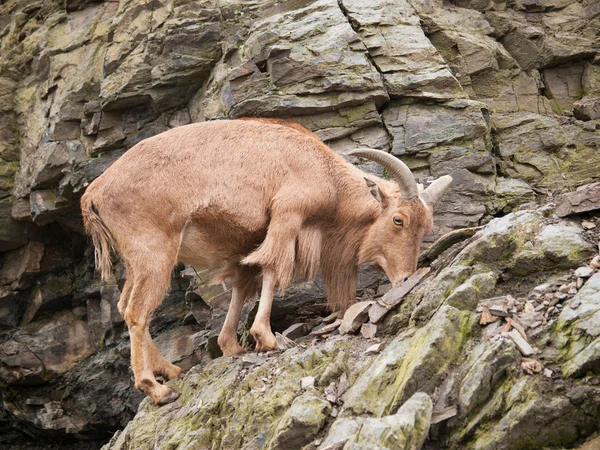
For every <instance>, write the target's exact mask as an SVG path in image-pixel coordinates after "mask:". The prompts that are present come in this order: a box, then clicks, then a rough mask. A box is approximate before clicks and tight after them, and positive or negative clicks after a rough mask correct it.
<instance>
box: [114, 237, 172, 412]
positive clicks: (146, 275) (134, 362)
mask: <svg viewBox="0 0 600 450" xmlns="http://www.w3.org/2000/svg"><path fill="white" fill-rule="evenodd" d="M145 244H146V246H145V248H144V249H140V251H139V252H138V253H137V255H136V258H135V260H134V261H131V260H130V267H131V269H132V274H131V275H133V286H132V288H131V295H130V297H129V303H128V304H127V308H126V309H125V315H124V317H125V321H126V322H127V326H128V327H129V335H130V338H131V366H132V369H133V374H134V377H135V387H136V388H137V389H138V390H140V391H141V392H143V393H144V394H146V395H148V396H150V397H151V398H152V401H153V402H154V404H157V405H163V404H166V403H170V402H172V401H174V400H176V399H177V398H178V397H179V394H178V393H176V392H174V391H173V390H172V389H171V388H169V387H168V386H165V385H162V384H160V383H158V382H157V381H156V378H155V377H154V373H155V372H156V371H157V370H156V369H159V370H158V372H160V373H161V374H162V370H163V369H165V364H164V362H166V360H165V359H164V357H163V356H162V355H160V353H159V352H158V349H156V346H155V344H154V342H152V337H151V336H150V331H149V326H150V319H151V316H152V313H153V312H154V310H155V309H156V308H157V307H158V305H159V304H160V303H161V301H162V299H163V297H164V295H165V293H166V292H167V289H168V287H169V282H170V279H171V269H172V267H173V265H174V260H175V256H174V253H175V252H172V253H173V255H169V253H168V252H167V251H166V250H165V247H166V245H165V243H164V242H157V243H156V244H157V245H156V246H151V245H150V243H148V242H147V241H146V242H145ZM152 247H155V250H156V251H153V252H149V253H146V252H144V250H146V251H147V250H148V249H149V248H152ZM169 256H173V257H172V258H170V257H169ZM168 364H170V363H168ZM166 367H170V366H166ZM173 367H175V366H173ZM175 372H176V371H175V370H172V371H171V372H170V373H168V374H167V375H173V376H175ZM167 378H168V376H167Z"/></svg>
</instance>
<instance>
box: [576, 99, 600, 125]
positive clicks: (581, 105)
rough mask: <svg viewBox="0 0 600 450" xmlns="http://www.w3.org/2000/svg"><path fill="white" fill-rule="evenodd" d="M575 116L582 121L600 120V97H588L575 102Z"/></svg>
mask: <svg viewBox="0 0 600 450" xmlns="http://www.w3.org/2000/svg"><path fill="white" fill-rule="evenodd" d="M573 114H574V115H575V117H577V118H578V119H581V120H597V119H600V97H593V98H590V97H586V98H583V99H581V100H579V101H577V102H575V104H574V105H573ZM595 128H596V127H595V125H594V129H595Z"/></svg>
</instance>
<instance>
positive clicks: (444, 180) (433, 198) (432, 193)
mask: <svg viewBox="0 0 600 450" xmlns="http://www.w3.org/2000/svg"><path fill="white" fill-rule="evenodd" d="M451 184H452V177H451V176H450V175H444V176H443V177H439V178H438V179H437V180H435V181H434V182H433V183H431V184H430V185H429V187H428V188H427V189H425V192H423V195H422V197H423V200H425V203H428V204H430V205H434V204H435V203H436V202H437V201H438V200H439V199H440V198H441V196H442V195H444V192H446V191H447V190H448V188H449V187H450V185H451Z"/></svg>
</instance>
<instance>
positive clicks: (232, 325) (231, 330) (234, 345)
mask: <svg viewBox="0 0 600 450" xmlns="http://www.w3.org/2000/svg"><path fill="white" fill-rule="evenodd" d="M244 300H245V299H244V296H243V294H242V293H241V289H240V288H239V287H238V286H235V285H234V287H233V293H232V295H231V303H230V304H229V309H228V310H227V317H225V323H224V324H223V329H222V330H221V333H220V334H219V338H218V340H217V342H218V343H219V347H220V348H221V351H222V352H223V356H236V355H242V354H244V349H243V348H242V347H241V346H240V344H238V340H237V328H238V324H239V322H240V315H241V313H242V307H243V306H244Z"/></svg>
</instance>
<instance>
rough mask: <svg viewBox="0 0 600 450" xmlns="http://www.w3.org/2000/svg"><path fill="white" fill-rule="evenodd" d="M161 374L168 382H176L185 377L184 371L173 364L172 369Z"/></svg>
mask: <svg viewBox="0 0 600 450" xmlns="http://www.w3.org/2000/svg"><path fill="white" fill-rule="evenodd" d="M161 373H162V375H163V376H164V377H165V378H166V379H167V381H170V380H176V379H178V378H181V377H182V376H183V369H182V368H181V367H177V366H175V365H173V364H171V365H170V367H168V368H166V370H164V371H162V372H161Z"/></svg>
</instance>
